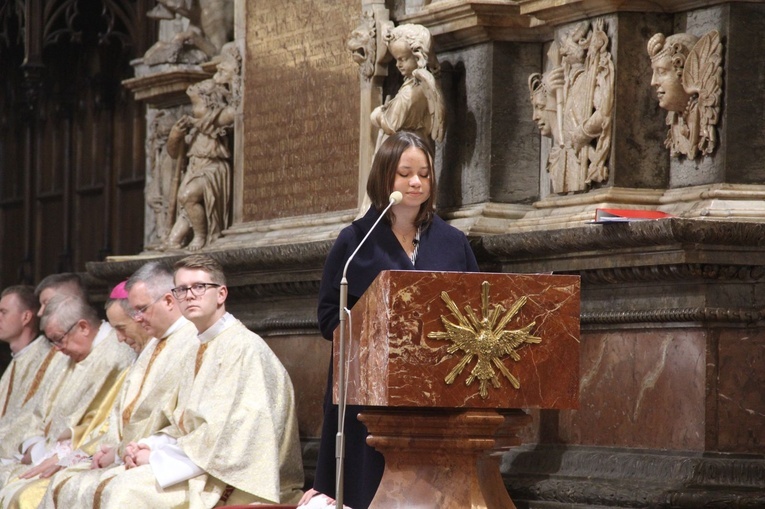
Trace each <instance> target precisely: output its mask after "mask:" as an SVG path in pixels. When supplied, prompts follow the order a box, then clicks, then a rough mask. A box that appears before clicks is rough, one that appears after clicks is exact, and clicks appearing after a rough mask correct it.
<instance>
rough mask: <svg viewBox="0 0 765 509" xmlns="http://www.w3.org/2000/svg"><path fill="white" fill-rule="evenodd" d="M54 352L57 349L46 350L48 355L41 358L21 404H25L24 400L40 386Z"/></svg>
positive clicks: (27, 399)
mask: <svg viewBox="0 0 765 509" xmlns="http://www.w3.org/2000/svg"><path fill="white" fill-rule="evenodd" d="M56 352H57V350H56V349H55V348H51V349H50V352H48V355H46V356H45V360H43V362H42V364H40V368H39V369H38V370H37V373H35V378H34V380H32V386H31V387H30V388H29V392H27V396H26V397H25V398H24V403H22V405H24V404H26V402H27V401H29V400H30V399H32V396H34V395H35V394H36V393H37V389H39V388H40V384H41V383H42V379H43V378H44V377H45V373H46V372H47V371H48V366H50V363H51V361H52V360H53V357H54V356H55V355H56Z"/></svg>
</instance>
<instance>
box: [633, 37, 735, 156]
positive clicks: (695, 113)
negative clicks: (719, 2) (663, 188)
mask: <svg viewBox="0 0 765 509" xmlns="http://www.w3.org/2000/svg"><path fill="white" fill-rule="evenodd" d="M647 49H648V55H649V56H650V57H651V68H652V69H653V74H652V76H651V85H652V86H654V87H656V92H657V96H658V99H659V106H660V107H661V108H663V109H665V110H667V111H668V112H669V113H667V119H666V123H667V125H668V126H669V131H668V132H667V139H666V141H665V142H664V145H665V146H666V147H667V148H669V152H670V155H671V156H673V157H680V156H686V157H687V158H689V159H696V158H697V157H699V156H705V155H709V154H711V153H712V152H713V151H714V150H715V148H716V147H717V131H716V125H717V122H718V120H719V115H720V98H721V95H722V43H721V42H720V33H719V32H718V31H717V30H713V31H711V32H709V33H707V34H706V35H704V36H703V37H701V38H698V37H696V36H693V35H691V34H687V33H680V34H674V35H670V36H669V37H665V36H664V34H655V35H654V36H653V37H651V39H650V40H649V41H648V48H647Z"/></svg>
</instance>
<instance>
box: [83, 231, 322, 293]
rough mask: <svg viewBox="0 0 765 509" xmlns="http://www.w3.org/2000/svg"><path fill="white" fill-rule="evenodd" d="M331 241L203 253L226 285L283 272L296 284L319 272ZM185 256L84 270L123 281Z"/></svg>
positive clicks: (129, 259)
mask: <svg viewBox="0 0 765 509" xmlns="http://www.w3.org/2000/svg"><path fill="white" fill-rule="evenodd" d="M333 242H334V241H332V240H323V241H318V242H309V243H303V244H280V245H276V246H262V247H252V248H237V249H229V250H224V251H203V252H204V253H205V254H208V255H210V256H212V257H213V258H215V259H216V260H218V262H220V264H221V265H223V269H224V270H225V272H226V275H227V276H228V277H229V279H230V286H232V287H235V286H239V285H243V284H247V283H248V282H250V283H254V282H256V281H251V279H252V278H256V279H257V282H261V281H263V278H265V277H266V275H265V273H267V272H270V271H276V270H278V269H283V270H284V271H285V273H292V274H293V277H286V278H284V277H282V278H280V280H282V281H284V280H291V281H297V280H299V279H300V277H299V276H296V274H297V273H304V272H306V271H311V272H314V271H315V270H317V269H318V270H320V269H321V267H322V266H323V264H324V260H325V259H326V257H327V253H328V252H329V249H330V248H331V247H332V244H333ZM188 254H189V253H172V254H170V253H168V254H165V255H137V256H124V257H110V258H109V259H107V261H104V262H89V263H88V264H87V271H88V273H89V274H90V275H92V276H93V277H95V278H98V279H101V280H104V281H108V282H114V281H119V280H120V279H124V278H125V277H127V276H129V275H130V274H132V273H133V272H135V271H136V270H137V269H138V268H139V267H140V266H141V265H143V264H144V263H146V262H148V261H152V260H164V261H166V262H167V263H169V264H173V263H175V262H176V261H177V260H180V259H181V258H183V257H184V256H187V255H188ZM256 276H257V277H256ZM271 281H273V280H271Z"/></svg>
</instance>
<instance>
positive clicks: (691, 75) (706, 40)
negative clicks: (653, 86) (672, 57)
mask: <svg viewBox="0 0 765 509" xmlns="http://www.w3.org/2000/svg"><path fill="white" fill-rule="evenodd" d="M683 88H684V89H685V91H686V93H688V94H689V95H692V96H695V97H696V98H697V99H695V101H696V103H695V104H692V105H691V108H694V107H695V108H697V109H698V111H697V112H689V113H690V114H691V115H692V116H695V118H693V119H689V122H688V123H689V128H690V129H691V136H690V137H689V139H690V141H691V142H692V143H693V144H694V145H695V148H696V149H697V150H699V151H701V152H702V153H703V154H711V153H712V151H713V150H714V149H715V146H716V145H717V133H716V131H715V126H716V125H717V121H718V117H719V114H720V97H721V95H722V43H721V42H720V33H719V32H718V31H717V30H712V31H711V32H709V33H707V34H706V35H704V36H703V37H702V38H701V39H699V40H698V42H696V44H695V45H694V46H693V49H691V52H690V53H689V54H688V58H687V60H686V61H685V67H684V69H683ZM693 120H696V125H693V124H694V122H693ZM694 152H695V150H694Z"/></svg>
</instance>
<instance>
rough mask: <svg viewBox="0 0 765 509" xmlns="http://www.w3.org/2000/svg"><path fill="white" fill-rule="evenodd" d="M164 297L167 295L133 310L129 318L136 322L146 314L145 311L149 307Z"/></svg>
mask: <svg viewBox="0 0 765 509" xmlns="http://www.w3.org/2000/svg"><path fill="white" fill-rule="evenodd" d="M165 295H167V294H164V295H160V296H159V297H158V298H156V299H154V301H153V302H152V303H150V304H146V305H145V306H144V307H142V308H134V309H133V310H132V311H130V318H132V319H133V320H138V319H139V318H141V317H142V316H143V314H144V313H146V311H147V310H148V309H149V308H150V307H152V306H153V305H154V304H156V303H157V302H159V301H161V300H162V297H164V296H165Z"/></svg>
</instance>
